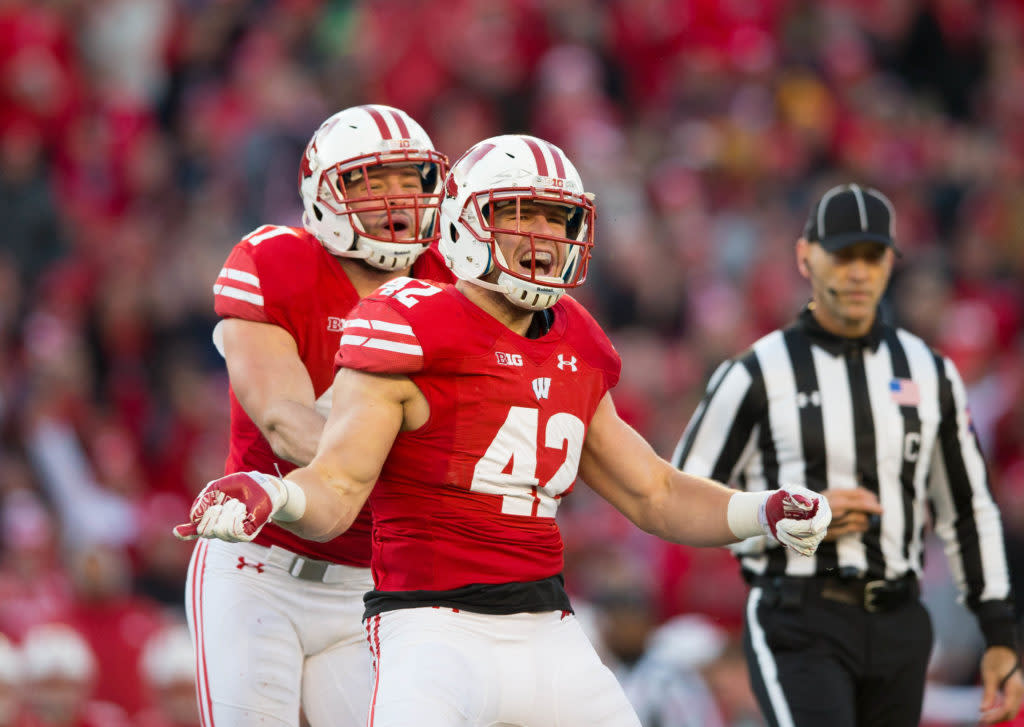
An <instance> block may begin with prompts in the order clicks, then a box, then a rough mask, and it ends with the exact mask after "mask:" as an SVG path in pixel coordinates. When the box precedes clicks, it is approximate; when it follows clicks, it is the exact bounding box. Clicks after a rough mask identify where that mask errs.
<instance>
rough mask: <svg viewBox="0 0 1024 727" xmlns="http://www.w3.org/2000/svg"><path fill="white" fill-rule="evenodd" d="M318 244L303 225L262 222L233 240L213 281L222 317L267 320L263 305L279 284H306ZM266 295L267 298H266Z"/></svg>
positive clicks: (215, 298) (219, 313)
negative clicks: (289, 225) (232, 245)
mask: <svg viewBox="0 0 1024 727" xmlns="http://www.w3.org/2000/svg"><path fill="white" fill-rule="evenodd" d="M320 250H321V246H320V244H319V243H318V242H317V240H316V238H314V237H313V236H312V235H310V234H309V233H308V232H306V231H305V230H303V229H300V228H296V227H285V226H282V225H262V226H261V227H257V228H256V229H255V230H253V231H252V232H250V233H249V234H248V235H245V236H244V237H243V238H242V239H241V240H239V242H238V243H236V244H235V246H234V248H232V250H231V254H230V255H228V259H227V260H226V261H225V263H224V266H223V267H222V268H221V269H220V272H219V273H218V274H217V280H216V282H215V283H214V285H213V294H214V307H215V309H216V311H217V314H218V315H220V316H222V317H234V318H246V319H249V320H255V321H265V320H268V315H267V312H266V306H267V304H268V303H269V302H270V300H271V299H273V298H274V295H275V293H274V291H277V294H279V293H280V290H281V289H282V287H283V288H284V289H289V287H290V286H298V289H305V288H308V286H309V285H311V284H312V278H311V277H310V276H314V275H315V269H316V268H315V266H316V260H317V256H318V255H320V254H321V252H320ZM268 295H269V296H270V299H268Z"/></svg>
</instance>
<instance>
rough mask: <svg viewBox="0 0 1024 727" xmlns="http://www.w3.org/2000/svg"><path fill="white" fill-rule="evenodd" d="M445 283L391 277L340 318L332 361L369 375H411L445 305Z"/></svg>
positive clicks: (423, 360)
mask: <svg viewBox="0 0 1024 727" xmlns="http://www.w3.org/2000/svg"><path fill="white" fill-rule="evenodd" d="M446 287H450V286H446V285H438V284H436V283H433V282H430V281H426V280H419V279H417V278H407V277H402V278H395V279H394V280H391V281H389V282H388V283H386V284H384V285H382V286H381V287H380V288H378V289H377V290H376V291H374V292H373V293H371V294H370V295H368V296H367V297H366V298H364V299H363V300H361V301H359V303H358V305H356V307H355V308H353V309H352V311H351V312H350V313H349V315H348V317H347V318H346V319H345V328H344V333H343V334H342V336H341V346H340V347H339V349H338V355H337V356H336V357H335V360H334V364H335V366H336V367H338V368H342V367H344V368H351V369H358V370H360V371H369V372H371V373H391V374H410V373H415V372H417V371H421V370H422V369H423V368H424V366H425V365H426V361H427V359H428V358H429V343H428V345H427V346H426V349H427V350H425V345H424V341H427V342H429V341H431V340H433V339H434V337H435V336H434V334H435V332H436V328H437V322H438V321H439V320H442V321H443V320H445V317H444V315H443V313H442V314H440V315H438V314H437V312H436V309H437V308H439V307H443V306H444V305H445V299H446V298H447V296H444V295H439V294H442V293H444V291H445V288H446Z"/></svg>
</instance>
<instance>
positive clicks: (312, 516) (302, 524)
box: [278, 460, 373, 542]
mask: <svg viewBox="0 0 1024 727" xmlns="http://www.w3.org/2000/svg"><path fill="white" fill-rule="evenodd" d="M287 479H288V480H290V481H292V482H294V483H295V484H297V485H299V487H301V488H302V490H303V492H304V493H305V495H306V511H305V513H304V514H303V516H302V517H301V518H299V519H298V520H296V521H294V522H290V523H289V522H278V525H280V526H281V527H284V528H287V529H288V530H291V531H292V532H293V533H295V534H296V535H298V536H299V537H302V538H305V539H306V540H314V541H318V542H325V541H328V540H331V539H333V538H336V537H338V536H339V535H341V534H342V533H344V532H345V531H346V530H348V529H349V528H350V527H351V526H352V523H353V522H355V519H356V516H357V515H359V511H360V510H361V509H362V506H363V503H365V502H366V498H367V497H368V496H369V494H370V490H371V489H373V482H370V483H369V484H366V483H357V482H352V481H350V480H349V479H347V478H346V477H345V476H344V475H343V474H341V473H339V472H333V473H331V472H330V470H328V469H326V468H325V466H324V463H322V462H319V463H318V462H316V461H315V460H314V462H313V463H312V464H311V465H309V466H307V467H301V468H299V469H297V470H293V471H292V472H290V473H289V474H288V477H287Z"/></svg>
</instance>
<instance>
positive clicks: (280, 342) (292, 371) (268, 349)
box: [221, 318, 324, 465]
mask: <svg viewBox="0 0 1024 727" xmlns="http://www.w3.org/2000/svg"><path fill="white" fill-rule="evenodd" d="M221 328H222V333H223V340H224V358H225V360H226V361H227V366H228V376H229V377H230V379H231V388H232V389H233V390H234V392H235V396H236V397H238V401H239V403H240V404H241V405H242V408H243V409H245V413H246V414H248V415H249V418H250V419H252V420H253V422H254V423H255V424H256V426H258V427H259V429H260V432H262V433H263V436H264V437H266V439H267V442H268V443H269V444H270V446H271V448H272V449H273V450H274V454H276V455H277V456H278V457H281V458H282V459H286V460H288V461H289V462H294V463H295V464H299V465H305V464H309V462H310V461H311V460H312V459H313V455H314V454H316V448H317V442H319V440H320V434H321V432H322V431H323V426H324V418H323V416H321V415H320V414H319V413H318V412H317V411H316V408H315V396H314V390H313V382H312V381H311V380H310V376H309V372H308V371H307V370H306V367H305V365H304V364H303V362H302V359H301V358H300V357H299V353H298V349H297V348H296V345H295V339H293V338H292V336H291V334H290V333H288V331H286V330H285V329H283V328H281V327H280V326H275V325H272V324H270V323H257V322H255V321H245V320H240V319H237V318H231V319H227V320H225V321H222V322H221Z"/></svg>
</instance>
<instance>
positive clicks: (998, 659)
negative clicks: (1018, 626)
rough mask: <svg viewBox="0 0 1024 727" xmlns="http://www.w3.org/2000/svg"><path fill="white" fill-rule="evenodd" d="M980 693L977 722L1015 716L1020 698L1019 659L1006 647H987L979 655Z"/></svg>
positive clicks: (1023, 684) (1023, 685)
mask: <svg viewBox="0 0 1024 727" xmlns="http://www.w3.org/2000/svg"><path fill="white" fill-rule="evenodd" d="M981 686H982V688H983V689H984V692H983V693H982V696H981V706H980V707H979V714H978V722H979V723H980V724H996V723H997V722H1005V721H1007V720H1010V719H1013V718H1014V717H1016V716H1017V712H1019V711H1020V705H1021V702H1022V701H1024V677H1022V676H1021V670H1020V658H1019V657H1018V656H1017V654H1016V653H1015V652H1014V650H1013V649H1011V648H1009V647H1008V646H990V647H988V648H987V649H985V654H984V655H983V656H982V657H981Z"/></svg>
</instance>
